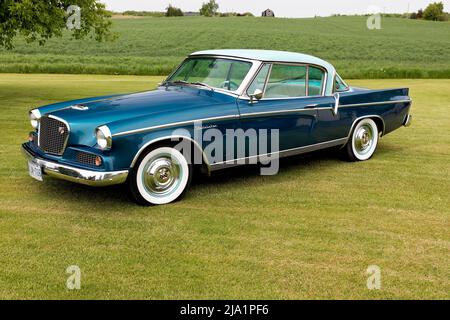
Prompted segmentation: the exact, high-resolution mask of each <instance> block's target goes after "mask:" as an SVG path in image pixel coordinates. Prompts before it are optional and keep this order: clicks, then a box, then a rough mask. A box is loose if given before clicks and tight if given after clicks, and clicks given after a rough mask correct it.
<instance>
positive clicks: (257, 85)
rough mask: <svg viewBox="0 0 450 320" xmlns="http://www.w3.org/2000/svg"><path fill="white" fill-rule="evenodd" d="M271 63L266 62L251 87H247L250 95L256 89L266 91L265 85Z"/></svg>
mask: <svg viewBox="0 0 450 320" xmlns="http://www.w3.org/2000/svg"><path fill="white" fill-rule="evenodd" d="M269 69H270V65H269V64H265V65H264V66H263V67H262V68H261V70H260V71H259V73H258V75H257V76H256V78H255V80H253V82H252V84H251V85H250V87H248V89H247V95H248V96H250V95H251V94H253V93H255V90H256V89H259V90H261V91H264V85H265V84H266V79H267V74H268V73H269Z"/></svg>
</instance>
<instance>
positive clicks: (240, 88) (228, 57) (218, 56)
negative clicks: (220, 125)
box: [164, 55, 261, 96]
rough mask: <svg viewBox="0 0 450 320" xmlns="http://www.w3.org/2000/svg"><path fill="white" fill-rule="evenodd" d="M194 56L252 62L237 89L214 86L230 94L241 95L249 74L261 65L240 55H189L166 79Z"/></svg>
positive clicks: (216, 89)
mask: <svg viewBox="0 0 450 320" xmlns="http://www.w3.org/2000/svg"><path fill="white" fill-rule="evenodd" d="M192 58H206V59H207V58H214V59H224V60H235V61H242V62H249V63H251V67H250V69H249V71H248V72H247V75H246V76H245V77H244V79H243V80H242V82H241V84H240V86H239V88H238V89H237V90H235V91H231V90H226V89H222V88H216V87H214V91H219V92H220V93H223V94H228V95H231V96H240V95H241V94H242V90H243V89H244V88H245V87H246V86H247V83H246V79H247V78H248V77H249V75H250V76H251V74H252V72H254V68H255V65H258V66H259V64H260V63H261V62H260V61H258V60H251V59H245V58H238V57H232V56H222V55H189V56H187V57H186V58H185V59H184V60H183V61H182V62H181V63H180V64H179V65H178V67H177V68H175V70H174V71H173V72H172V73H170V75H169V76H168V77H167V78H166V79H165V80H164V81H168V80H169V79H170V78H171V77H172V76H173V75H174V74H175V73H176V72H177V71H178V70H179V69H180V68H181V66H182V65H183V64H184V63H185V62H186V60H188V59H192ZM196 87H198V88H201V89H208V88H205V87H203V86H196ZM208 90H209V89H208Z"/></svg>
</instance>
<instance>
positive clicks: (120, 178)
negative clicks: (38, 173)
mask: <svg viewBox="0 0 450 320" xmlns="http://www.w3.org/2000/svg"><path fill="white" fill-rule="evenodd" d="M22 152H23V154H24V155H25V157H26V158H27V159H28V160H31V161H33V162H35V163H37V164H38V165H39V166H40V167H41V168H42V173H44V174H46V175H48V176H50V177H53V178H57V179H62V180H67V181H71V182H75V183H79V184H84V185H88V186H94V187H104V186H110V185H114V184H120V183H124V182H125V180H126V179H127V177H128V170H122V171H110V172H101V171H92V170H85V169H79V168H75V167H71V166H67V165H63V164H59V163H56V162H52V161H48V160H45V159H42V158H40V157H39V156H37V155H35V154H34V153H33V151H32V150H31V149H30V148H29V147H28V146H27V144H26V143H24V144H22Z"/></svg>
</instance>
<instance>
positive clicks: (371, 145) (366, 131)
mask: <svg viewBox="0 0 450 320" xmlns="http://www.w3.org/2000/svg"><path fill="white" fill-rule="evenodd" d="M377 144H378V127H377V124H376V123H375V121H373V120H372V119H362V120H361V121H359V122H358V123H357V124H356V126H355V128H354V129H353V131H352V134H351V136H350V139H349V140H348V142H347V145H346V146H345V147H344V150H343V151H344V155H345V157H346V159H347V160H349V161H365V160H368V159H370V158H371V157H372V155H373V154H374V152H375V150H376V148H377Z"/></svg>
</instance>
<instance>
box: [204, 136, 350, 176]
mask: <svg viewBox="0 0 450 320" xmlns="http://www.w3.org/2000/svg"><path fill="white" fill-rule="evenodd" d="M346 142H347V138H340V139H335V140H330V141H325V142H320V143H316V144H311V145H308V146H303V147H298V148H292V149H286V150H282V151H279V152H271V153H266V154H262V155H261V154H259V155H255V156H250V157H245V158H239V159H234V160H227V161H222V162H217V163H213V164H211V171H215V170H220V169H223V168H227V167H234V166H239V165H243V164H245V163H242V164H241V163H237V162H244V161H249V160H251V159H255V158H259V157H270V156H273V155H275V154H278V156H279V158H284V157H289V156H294V155H299V154H303V153H308V152H313V151H317V150H320V149H326V148H331V147H336V146H340V145H343V144H345V143H346Z"/></svg>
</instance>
